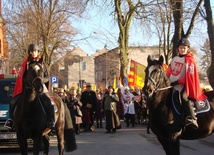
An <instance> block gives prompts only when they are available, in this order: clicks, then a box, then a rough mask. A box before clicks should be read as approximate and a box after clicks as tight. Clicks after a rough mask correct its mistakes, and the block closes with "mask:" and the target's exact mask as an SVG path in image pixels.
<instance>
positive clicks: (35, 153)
mask: <svg viewBox="0 0 214 155" xmlns="http://www.w3.org/2000/svg"><path fill="white" fill-rule="evenodd" d="M41 142H42V137H41V136H39V135H38V137H37V138H34V139H33V155H39V150H40V147H41Z"/></svg>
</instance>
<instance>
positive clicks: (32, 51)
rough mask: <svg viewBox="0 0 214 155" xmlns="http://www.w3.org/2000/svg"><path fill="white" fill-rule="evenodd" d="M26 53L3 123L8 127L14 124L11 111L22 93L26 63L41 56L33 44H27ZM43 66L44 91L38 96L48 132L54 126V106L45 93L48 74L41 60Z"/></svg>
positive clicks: (10, 127) (47, 85)
mask: <svg viewBox="0 0 214 155" xmlns="http://www.w3.org/2000/svg"><path fill="white" fill-rule="evenodd" d="M28 54H29V56H28V58H27V59H26V60H25V61H24V62H23V63H22V66H21V68H20V70H19V75H18V77H17V79H16V84H15V87H14V92H13V99H12V101H11V103H10V118H9V119H8V120H7V121H6V122H5V125H4V126H5V127H6V128H8V129H12V128H13V125H14V122H13V113H14V110H15V107H16V106H17V103H18V100H19V98H20V96H21V94H22V91H23V89H24V86H23V77H24V75H25V72H26V70H27V69H28V64H29V63H30V62H35V61H39V60H40V58H41V56H40V50H39V47H38V46H37V45H35V44H30V45H29V46H28ZM43 68H44V77H43V81H44V91H43V92H44V93H43V94H42V95H41V96H40V99H41V101H42V105H43V107H44V109H45V112H46V115H47V128H46V129H45V131H44V132H48V131H50V129H51V128H52V127H54V106H53V105H52V103H51V100H50V98H49V97H48V94H47V92H48V90H47V88H48V87H49V74H48V70H47V67H46V66H45V63H44V62H43Z"/></svg>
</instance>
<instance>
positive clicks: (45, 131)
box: [42, 128, 51, 136]
mask: <svg viewBox="0 0 214 155" xmlns="http://www.w3.org/2000/svg"><path fill="white" fill-rule="evenodd" d="M49 132H51V129H50V128H46V129H45V130H44V131H43V133H42V136H45V135H47V134H48V133H49Z"/></svg>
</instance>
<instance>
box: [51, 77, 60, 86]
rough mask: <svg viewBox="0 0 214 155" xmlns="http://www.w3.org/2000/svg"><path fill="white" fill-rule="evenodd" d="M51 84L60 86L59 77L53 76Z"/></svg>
mask: <svg viewBox="0 0 214 155" xmlns="http://www.w3.org/2000/svg"><path fill="white" fill-rule="evenodd" d="M51 84H58V77H57V76H51Z"/></svg>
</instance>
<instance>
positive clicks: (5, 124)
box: [4, 118, 14, 130]
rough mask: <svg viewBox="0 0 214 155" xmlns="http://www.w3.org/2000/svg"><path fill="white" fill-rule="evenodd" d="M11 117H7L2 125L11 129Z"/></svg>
mask: <svg viewBox="0 0 214 155" xmlns="http://www.w3.org/2000/svg"><path fill="white" fill-rule="evenodd" d="M13 124H14V122H13V119H11V118H9V119H8V120H7V121H6V122H5V123H4V127H5V128H7V129H9V130H11V129H13Z"/></svg>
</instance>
